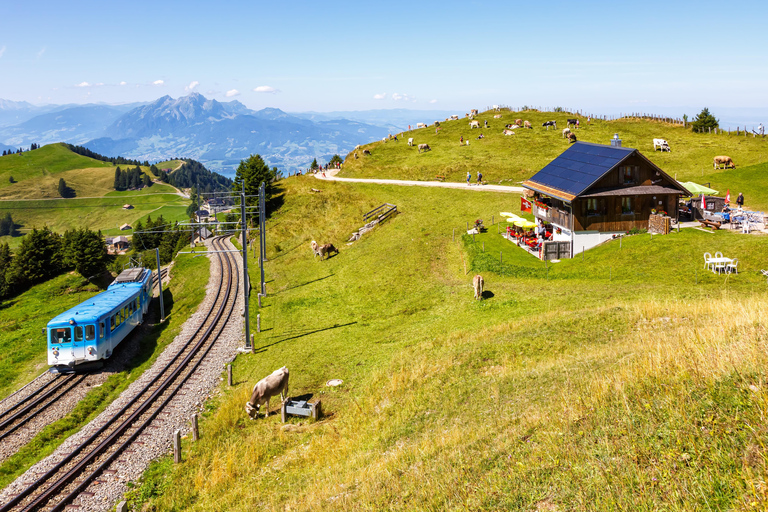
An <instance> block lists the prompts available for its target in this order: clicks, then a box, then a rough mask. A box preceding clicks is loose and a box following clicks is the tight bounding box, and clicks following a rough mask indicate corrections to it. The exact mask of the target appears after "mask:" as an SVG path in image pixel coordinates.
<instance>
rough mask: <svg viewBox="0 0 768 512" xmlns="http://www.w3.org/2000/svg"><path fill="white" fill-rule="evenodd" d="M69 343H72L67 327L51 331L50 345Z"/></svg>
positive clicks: (70, 333)
mask: <svg viewBox="0 0 768 512" xmlns="http://www.w3.org/2000/svg"><path fill="white" fill-rule="evenodd" d="M70 341H72V332H71V331H70V330H69V327H64V328H63V329H51V343H69V342H70Z"/></svg>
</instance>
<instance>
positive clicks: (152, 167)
mask: <svg viewBox="0 0 768 512" xmlns="http://www.w3.org/2000/svg"><path fill="white" fill-rule="evenodd" d="M149 171H150V172H151V173H152V174H154V175H155V176H160V169H158V168H157V166H156V165H155V164H152V165H150V166H149Z"/></svg>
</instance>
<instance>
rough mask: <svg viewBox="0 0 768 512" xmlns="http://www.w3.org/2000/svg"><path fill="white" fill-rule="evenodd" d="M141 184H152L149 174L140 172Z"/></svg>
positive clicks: (149, 185) (146, 185)
mask: <svg viewBox="0 0 768 512" xmlns="http://www.w3.org/2000/svg"><path fill="white" fill-rule="evenodd" d="M141 184H142V185H143V186H145V187H151V186H152V180H151V179H150V177H149V174H142V175H141Z"/></svg>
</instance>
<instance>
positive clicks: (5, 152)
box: [2, 142, 40, 183]
mask: <svg viewBox="0 0 768 512" xmlns="http://www.w3.org/2000/svg"><path fill="white" fill-rule="evenodd" d="M35 149H40V144H37V143H34V142H33V143H32V145H30V146H29V150H28V151H34V150H35ZM24 152H25V151H24V149H22V148H19V149H17V150H15V151H14V150H13V149H4V150H3V155H2V156H6V155H18V154H20V153H24ZM11 183H13V182H11Z"/></svg>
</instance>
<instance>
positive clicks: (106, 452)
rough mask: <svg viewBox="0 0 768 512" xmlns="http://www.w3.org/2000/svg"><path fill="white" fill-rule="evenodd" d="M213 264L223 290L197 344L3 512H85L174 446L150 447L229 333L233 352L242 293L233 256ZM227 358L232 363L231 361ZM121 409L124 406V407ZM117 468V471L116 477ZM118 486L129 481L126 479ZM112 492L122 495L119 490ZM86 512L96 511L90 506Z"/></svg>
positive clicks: (25, 480)
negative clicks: (71, 509) (148, 454)
mask: <svg viewBox="0 0 768 512" xmlns="http://www.w3.org/2000/svg"><path fill="white" fill-rule="evenodd" d="M222 244H223V242H222V241H221V240H215V241H214V242H213V244H212V245H213V247H214V248H220V247H222ZM212 259H214V260H217V261H218V263H217V265H213V264H212V267H215V266H218V267H220V271H218V274H219V280H218V282H214V283H213V284H214V286H213V287H211V286H210V284H209V293H210V292H211V291H214V293H215V295H216V298H215V299H214V300H213V301H212V302H213V303H212V304H211V306H210V308H209V309H208V311H207V313H206V314H205V315H204V320H203V321H202V322H201V323H200V325H199V326H198V327H197V328H196V330H195V331H194V333H193V334H192V336H191V337H188V340H187V342H186V343H180V344H177V343H176V342H174V343H173V344H172V345H176V346H178V350H177V351H176V352H175V353H173V355H169V356H167V357H165V359H166V360H165V361H163V362H164V363H165V364H164V365H163V366H162V369H161V370H160V371H158V372H156V373H155V374H154V375H153V376H151V377H149V378H146V379H145V378H144V377H142V378H141V379H139V381H137V383H134V384H138V382H141V383H142V384H145V385H144V387H143V389H140V390H134V391H133V393H132V397H131V398H130V399H127V400H124V401H121V400H118V401H116V403H115V404H112V406H110V408H108V410H107V411H105V413H103V414H102V415H101V416H100V417H99V418H98V420H99V424H98V427H96V426H94V427H93V428H90V429H88V430H89V431H88V432H87V433H83V435H81V436H78V437H79V439H78V440H77V442H74V441H73V442H71V443H68V442H65V445H66V448H65V446H64V445H62V447H61V448H60V449H59V450H58V452H59V453H58V456H57V457H56V459H55V461H47V462H46V461H43V462H41V463H40V464H38V465H36V466H35V467H33V468H32V470H30V472H28V473H27V475H25V476H24V477H22V478H21V479H19V480H21V482H20V481H19V480H17V482H15V483H14V484H12V486H10V488H9V489H6V491H5V492H4V493H3V495H2V496H0V502H1V503H3V504H2V506H0V511H10V510H63V509H64V508H65V507H66V506H68V505H77V504H82V503H84V502H87V501H88V500H89V499H92V498H93V496H94V494H96V492H98V490H99V489H94V488H99V487H102V484H104V483H105V480H109V479H110V476H111V475H114V474H115V472H117V471H123V470H121V469H120V468H124V467H125V465H126V464H129V465H130V464H131V463H132V462H135V461H131V460H130V459H132V458H134V454H135V453H136V451H141V447H142V445H146V444H147V443H155V444H157V446H166V445H167V444H168V443H167V442H162V443H159V444H158V443H156V441H151V439H152V438H153V435H154V430H156V429H160V430H162V427H163V426H167V425H165V424H166V422H168V421H169V420H171V418H172V417H173V416H174V412H175V409H174V408H173V405H172V403H173V402H174V401H175V400H179V399H180V398H183V395H184V394H185V391H184V390H183V388H184V386H185V385H187V386H189V385H190V382H191V381H194V380H195V379H196V374H195V372H196V371H197V370H198V368H199V367H200V366H201V365H203V366H206V365H207V366H211V364H210V361H206V356H207V355H208V353H209V352H210V351H211V349H212V348H213V347H214V344H215V343H216V341H217V339H218V338H219V337H220V336H221V334H222V332H224V331H225V330H227V335H226V336H225V338H227V341H228V343H227V347H228V348H227V350H226V351H225V352H227V351H229V352H234V350H232V349H233V348H234V347H233V343H232V338H233V332H232V331H233V329H232V327H233V326H232V325H228V324H229V323H230V322H229V321H230V319H231V318H232V317H233V316H234V318H235V319H238V320H239V315H237V314H235V315H233V312H234V311H235V309H236V308H237V305H236V303H237V302H238V297H239V293H238V291H239V290H240V288H239V281H240V279H239V277H238V276H239V269H238V266H237V264H236V263H233V261H232V260H233V258H232V257H231V256H230V255H229V254H227V253H224V254H223V255H222V254H216V255H213V256H212ZM212 270H213V269H212ZM211 281H212V282H213V281H214V280H213V279H212V280H211ZM234 323H235V324H239V322H234ZM234 327H235V329H234V330H235V331H238V330H239V329H237V326H234ZM170 348H171V347H169V349H170ZM167 352H168V350H167V351H166V353H167ZM166 353H164V356H165V354H166ZM221 357H222V356H221V355H219V356H218V359H217V363H218V368H216V364H217V363H214V368H213V370H214V371H216V370H218V372H219V373H220V371H221V367H222V364H221V363H222V360H221ZM223 357H225V358H226V357H230V358H231V356H227V355H224V356H223ZM159 362H160V361H159V360H158V363H159ZM156 366H157V365H156ZM211 375H213V373H212V372H211V370H210V369H209V370H208V371H207V377H206V379H207V380H208V381H211ZM145 381H146V382H145ZM216 381H218V378H217V379H216ZM132 387H133V386H132ZM209 387H210V386H209ZM203 398H204V397H203ZM118 402H121V403H120V404H119V407H117V406H118ZM122 402H124V403H122ZM201 403H202V399H199V400H198V401H197V403H196V405H200V404H201ZM113 406H114V407H113ZM177 419H178V418H177ZM84 430H86V429H84ZM155 451H156V450H155ZM136 458H138V457H136ZM113 467H114V468H118V469H110V468H113ZM133 469H134V470H133V473H136V470H135V468H133ZM123 472H125V471H123ZM32 474H34V477H33V476H32ZM120 480H121V481H123V480H124V478H121V479H120ZM113 487H116V488H118V491H119V487H120V486H119V485H118V486H113ZM94 491H96V492H94ZM107 494H110V493H107ZM115 494H116V491H114V490H113V491H112V492H111V496H112V497H113V498H114V497H115ZM99 501H100V502H102V503H104V502H107V503H108V506H107V507H106V508H104V509H108V508H109V507H111V506H112V503H111V502H108V501H106V500H105V498H104V496H101V499H100V500H99ZM88 508H89V509H93V507H92V506H89V507H88ZM95 508H96V509H98V508H99V507H98V506H97V507H95Z"/></svg>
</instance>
